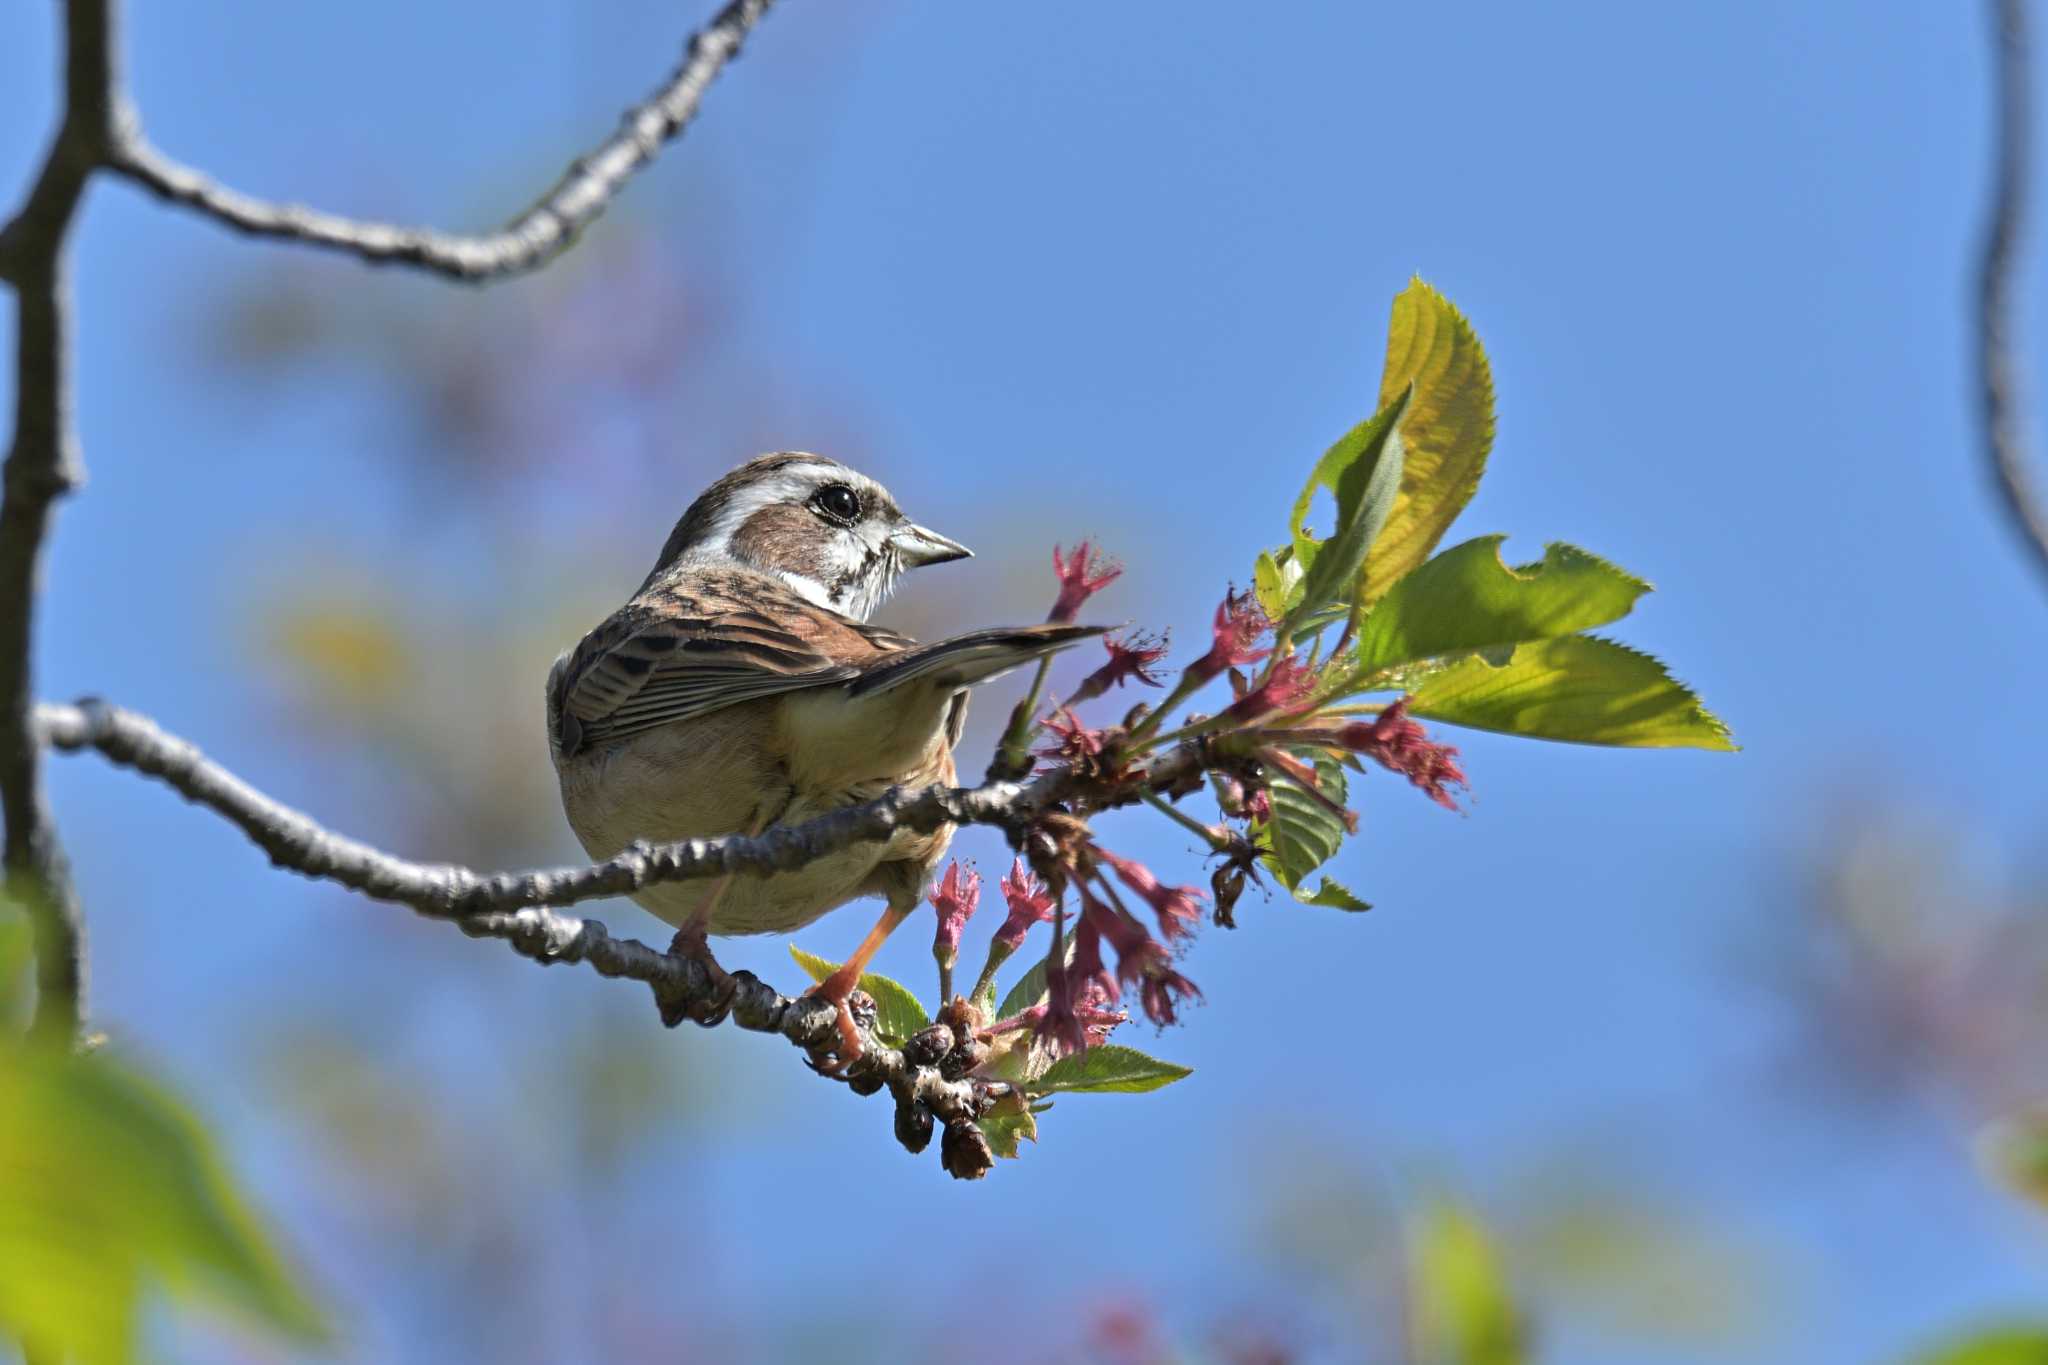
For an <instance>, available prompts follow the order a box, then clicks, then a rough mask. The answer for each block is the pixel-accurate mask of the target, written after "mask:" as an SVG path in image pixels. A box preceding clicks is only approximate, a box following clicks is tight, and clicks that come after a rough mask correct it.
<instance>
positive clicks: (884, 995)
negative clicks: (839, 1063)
mask: <svg viewBox="0 0 2048 1365" xmlns="http://www.w3.org/2000/svg"><path fill="white" fill-rule="evenodd" d="M789 955H790V956H791V957H793V958H795V959H796V965H797V966H799V967H801V968H803V969H804V971H805V972H806V973H807V974H808V975H809V976H810V978H811V980H813V981H820V982H822V981H823V980H824V979H825V978H826V977H828V976H830V975H832V973H834V972H836V971H838V970H839V964H838V963H837V962H828V961H826V960H825V959H824V958H822V957H819V956H818V955H817V954H815V953H807V952H805V951H804V950H803V949H801V948H799V947H797V946H796V945H795V944H794V943H792V944H790V945H789ZM860 988H861V989H862V990H864V991H866V992H867V993H868V994H869V995H871V996H873V997H874V1000H875V1032H876V1033H878V1034H880V1035H881V1036H882V1039H883V1040H884V1041H885V1042H889V1043H896V1044H901V1043H903V1042H905V1041H906V1040H908V1039H909V1038H910V1037H912V1036H913V1035H915V1034H916V1033H918V1032H919V1031H921V1030H922V1029H924V1028H926V1027H928V1026H929V1025H930V1024H931V1022H932V1017H931V1015H930V1014H928V1013H926V1012H925V1007H924V1004H923V1002H922V1001H920V1000H919V999H918V998H917V997H916V996H914V995H912V994H911V993H910V988H909V987H907V986H905V985H904V984H903V983H902V982H900V981H893V980H891V979H890V978H888V977H886V976H883V975H882V974H881V973H880V972H863V973H862V974H861V978H860Z"/></svg>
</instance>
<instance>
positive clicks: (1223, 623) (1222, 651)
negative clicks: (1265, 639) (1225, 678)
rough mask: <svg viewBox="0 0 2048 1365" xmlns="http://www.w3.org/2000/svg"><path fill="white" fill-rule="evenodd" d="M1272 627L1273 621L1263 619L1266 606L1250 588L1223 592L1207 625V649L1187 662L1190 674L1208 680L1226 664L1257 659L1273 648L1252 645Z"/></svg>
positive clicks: (1237, 664) (1270, 651)
mask: <svg viewBox="0 0 2048 1365" xmlns="http://www.w3.org/2000/svg"><path fill="white" fill-rule="evenodd" d="M1272 628H1273V623H1272V622H1271V621H1269V620H1267V619H1266V613H1265V610H1264V609H1263V608H1261V607H1260V606H1259V600H1258V598H1256V597H1254V596H1253V595H1252V594H1251V592H1250V590H1246V591H1244V592H1241V593H1240V592H1237V591H1235V590H1232V591H1229V592H1226V593H1224V594H1223V601H1222V602H1221V603H1220V604H1219V605H1218V606H1217V608H1216V620H1215V623H1214V624H1213V625H1212V626H1211V627H1210V635H1211V640H1212V643H1211V644H1210V646H1209V652H1208V653H1207V654H1204V655H1203V656H1202V657H1201V658H1199V659H1197V660H1195V661H1194V662H1193V663H1191V664H1189V665H1188V672H1189V674H1191V675H1192V676H1193V677H1194V678H1195V679H1197V680H1198V681H1200V682H1207V681H1208V680H1209V679H1211V678H1213V677H1215V676H1216V675H1217V674H1219V673H1221V672H1223V670H1225V669H1226V668H1237V667H1240V666H1242V665H1244V664H1255V663H1257V662H1258V661H1259V660H1261V659H1263V658H1265V657H1266V656H1267V655H1268V654H1271V653H1272V652H1273V651H1272V650H1270V649H1255V648H1254V647H1253V646H1255V645H1257V644H1258V642H1259V639H1260V637H1262V636H1264V635H1265V633H1266V632H1267V631H1269V630H1271V629H1272Z"/></svg>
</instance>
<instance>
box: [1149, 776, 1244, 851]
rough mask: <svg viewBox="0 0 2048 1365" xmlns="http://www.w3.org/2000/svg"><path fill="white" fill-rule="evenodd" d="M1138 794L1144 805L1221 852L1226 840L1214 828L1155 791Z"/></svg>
mask: <svg viewBox="0 0 2048 1365" xmlns="http://www.w3.org/2000/svg"><path fill="white" fill-rule="evenodd" d="M1138 796H1139V798H1140V799H1141V800H1143V801H1144V803H1145V804H1146V805H1148V806H1150V807H1152V809H1154V810H1156V811H1158V812H1159V813H1160V814H1162V815H1164V816H1166V818H1167V819H1169V820H1172V821H1173V822H1174V823H1175V824H1177V825H1180V826H1182V827H1183V828H1185V829H1187V830H1188V831H1189V832H1191V833H1192V834H1194V835H1195V836H1196V837H1197V838H1199V839H1201V841H1202V842H1203V843H1205V844H1207V845H1208V846H1209V848H1210V851H1212V852H1216V853H1221V852H1222V851H1223V849H1224V847H1225V845H1226V841H1225V840H1224V839H1223V837H1222V836H1220V835H1219V834H1217V833H1216V831H1215V830H1213V829H1210V828H1209V827H1208V826H1207V825H1205V824H1203V823H1202V822H1201V821H1200V820H1197V819H1196V818H1195V817H1194V816H1192V815H1189V814H1188V813H1187V812H1186V811H1184V810H1182V809H1181V808H1180V807H1179V806H1176V805H1174V804H1173V802H1171V801H1168V800H1167V799H1166V798H1165V797H1163V796H1161V795H1159V794H1158V793H1157V792H1149V791H1141V792H1139V793H1138Z"/></svg>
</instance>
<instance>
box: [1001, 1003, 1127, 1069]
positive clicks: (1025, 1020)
mask: <svg viewBox="0 0 2048 1365" xmlns="http://www.w3.org/2000/svg"><path fill="white" fill-rule="evenodd" d="M1051 1018H1052V1006H1051V1005H1049V1004H1045V1003H1040V1004H1036V1005H1033V1006H1031V1007H1030V1008H1029V1009H1023V1010H1019V1011H1018V1012H1017V1013H1016V1014H1014V1015H1012V1016H1011V1017H1010V1018H1008V1019H1003V1020H999V1021H998V1022H996V1023H993V1024H990V1025H989V1027H988V1031H989V1034H990V1036H992V1037H993V1036H995V1035H998V1034H1004V1033H1015V1032H1016V1031H1017V1030H1018V1029H1030V1030H1031V1031H1032V1032H1033V1033H1034V1034H1036V1035H1038V1036H1039V1037H1040V1038H1044V1039H1049V1040H1050V1039H1052V1038H1053V1035H1054V1034H1055V1033H1058V1034H1060V1035H1061V1037H1071V1036H1072V1035H1071V1034H1069V1033H1068V1032H1067V1030H1066V1028H1065V1026H1064V1025H1062V1026H1059V1027H1058V1028H1055V1027H1054V1026H1052V1025H1049V1024H1048V1023H1047V1022H1046V1021H1047V1020H1049V1019H1051ZM1073 1019H1074V1022H1075V1023H1076V1024H1078V1025H1080V1034H1079V1037H1080V1040H1081V1046H1080V1047H1066V1048H1062V1047H1061V1046H1060V1045H1059V1044H1058V1042H1057V1041H1055V1042H1054V1046H1053V1051H1054V1052H1055V1053H1056V1054H1058V1055H1060V1056H1065V1055H1066V1054H1067V1053H1068V1052H1079V1051H1081V1050H1082V1049H1083V1048H1090V1047H1094V1046H1095V1045H1096V1044H1097V1043H1100V1042H1101V1041H1103V1040H1104V1039H1105V1038H1107V1037H1109V1035H1110V1034H1111V1033H1112V1032H1113V1031H1114V1030H1115V1029H1116V1027H1117V1025H1119V1024H1128V1023H1130V1022H1131V1016H1130V1015H1129V1014H1127V1013H1125V1012H1124V1011H1123V1010H1106V1009H1099V1008H1097V1007H1096V1006H1094V1005H1075V1006H1074V1007H1073Z"/></svg>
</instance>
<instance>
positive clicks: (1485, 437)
mask: <svg viewBox="0 0 2048 1365" xmlns="http://www.w3.org/2000/svg"><path fill="white" fill-rule="evenodd" d="M1410 385H1413V386H1414V396H1413V397H1412V398H1411V399H1410V400H1409V403H1408V411H1407V414H1406V415H1405V416H1404V417H1403V418H1402V421H1401V446H1402V467H1401V489H1400V492H1399V494H1398V495H1396V497H1395V499H1394V508H1393V512H1392V513H1391V514H1390V515H1389V516H1388V518H1387V524H1386V525H1385V526H1384V527H1382V528H1381V530H1380V534H1379V538H1378V539H1377V540H1376V541H1374V542H1373V547H1372V553H1371V555H1370V556H1368V557H1367V559H1366V566H1365V600H1366V601H1368V602H1373V601H1377V600H1378V599H1379V598H1380V596H1381V595H1382V594H1383V593H1385V592H1386V591H1387V589H1388V588H1390V587H1392V586H1393V584H1394V582H1395V581H1396V580H1397V579H1399V578H1400V577H1401V575H1403V574H1405V573H1407V572H1408V571H1409V570H1410V569H1413V568H1414V567H1415V566H1416V565H1418V564H1420V563H1422V562H1423V561H1424V560H1426V559H1428V558H1429V554H1430V551H1432V550H1434V549H1435V548H1436V545H1437V542H1438V541H1440V540H1442V539H1443V535H1444V532H1445V531H1446V530H1448V529H1450V525H1451V522H1452V521H1454V520H1456V518H1457V515H1458V513H1459V512H1461V511H1463V510H1464V508H1465V504H1466V503H1468V502H1470V501H1471V500H1472V494H1473V493H1474V492H1475V491H1476V490H1477V489H1478V487H1479V476H1480V475H1481V474H1482V473H1483V472H1485V469H1486V454H1487V452H1488V451H1489V450H1491V449H1492V448H1493V371H1492V370H1491V368H1489V367H1488V365H1487V362H1486V351H1485V349H1484V348H1483V347H1482V346H1480V344H1479V338H1478V336H1477V335H1475V334H1474V333H1473V331H1472V325H1471V324H1470V323H1468V322H1466V321H1465V318H1464V315H1463V314H1461V313H1460V312H1459V311H1458V310H1457V309H1456V308H1454V307H1452V306H1451V302H1450V300H1449V299H1446V298H1445V297H1444V296H1443V295H1442V294H1439V293H1437V292H1436V290H1434V289H1432V288H1430V287H1429V286H1428V285H1426V284H1424V283H1423V282H1422V281H1421V280H1420V279H1419V278H1418V279H1415V280H1411V281H1410V282H1409V285H1408V287H1407V288H1406V289H1404V290H1402V291H1401V292H1400V293H1399V294H1397V295H1395V296H1394V310H1393V317H1392V320H1391V321H1390V322H1389V323H1388V326H1387V360H1386V368H1385V370H1384V371H1383V372H1382V373H1381V375H1380V404H1381V406H1383V407H1384V406H1385V405H1386V404H1388V403H1391V402H1393V401H1394V398H1395V396H1396V395H1398V394H1399V393H1401V392H1402V391H1403V390H1404V389H1406V388H1407V387H1408V386H1410Z"/></svg>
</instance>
